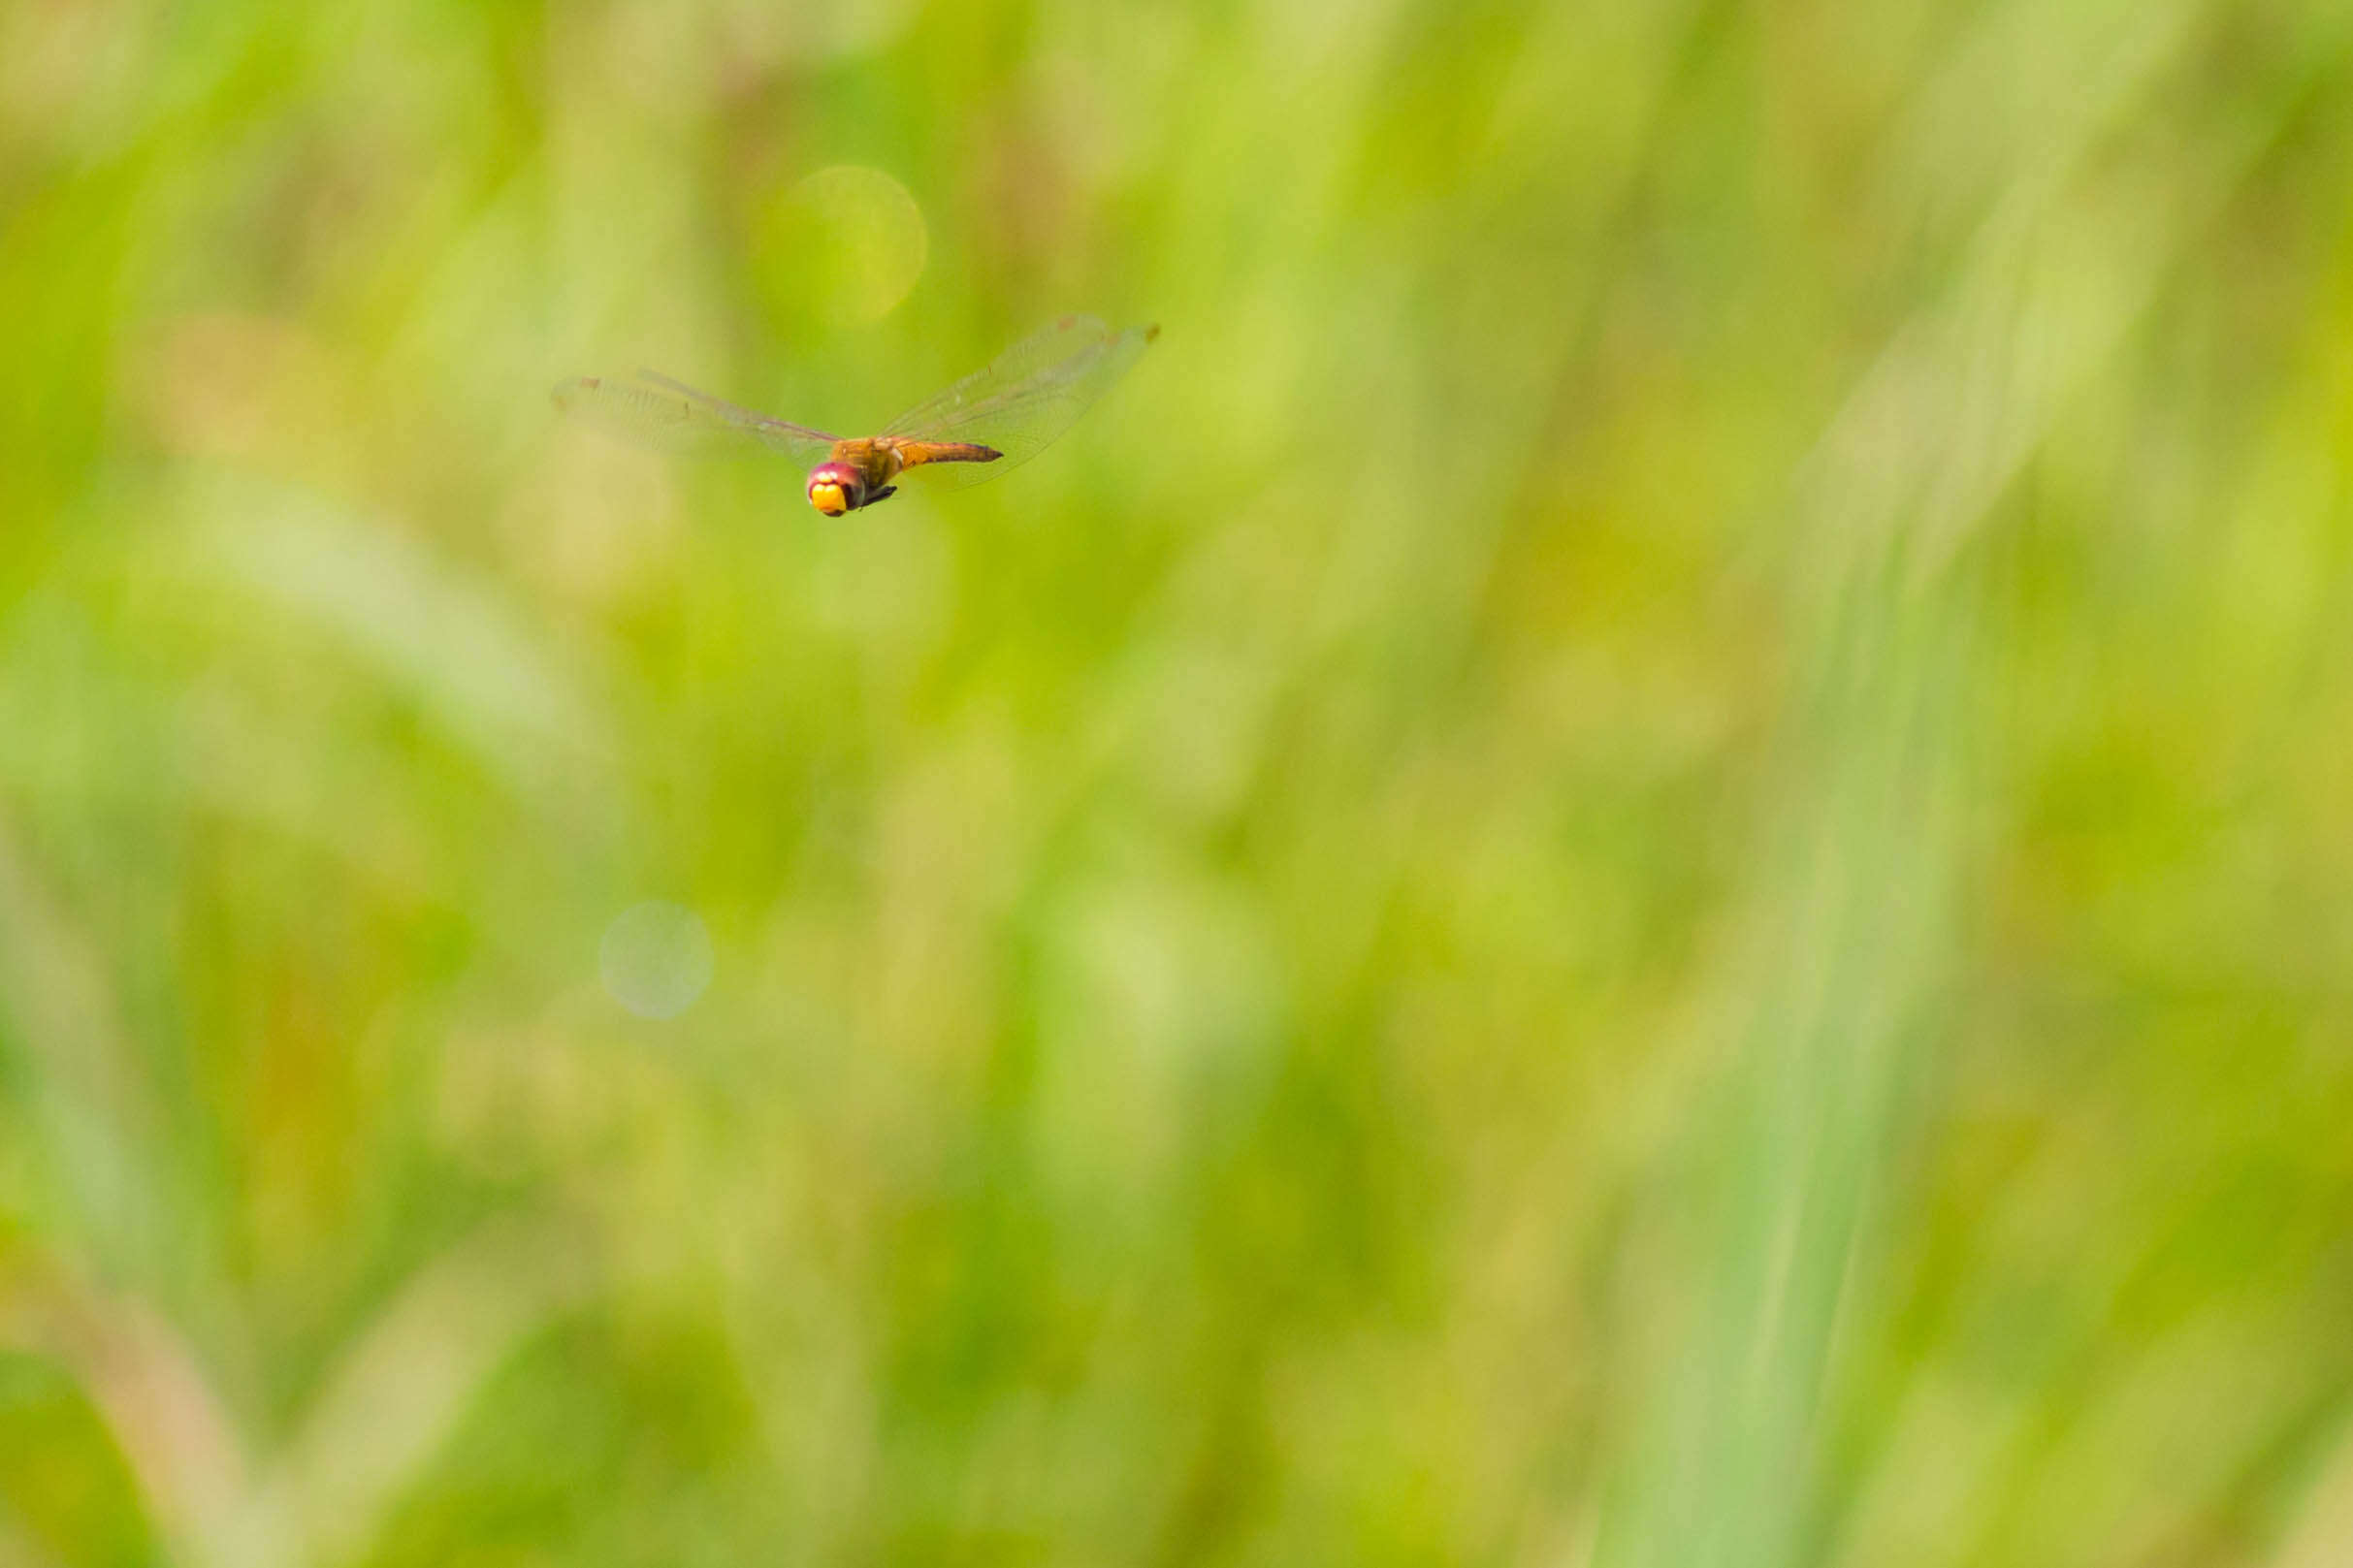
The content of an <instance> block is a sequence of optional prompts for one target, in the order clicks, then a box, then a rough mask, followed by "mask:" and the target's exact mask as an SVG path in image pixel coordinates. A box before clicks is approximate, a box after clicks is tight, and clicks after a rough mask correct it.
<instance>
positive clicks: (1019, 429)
mask: <svg viewBox="0 0 2353 1568" xmlns="http://www.w3.org/2000/svg"><path fill="white" fill-rule="evenodd" d="M1159 334H1160V329H1159V328H1158V327H1130V328H1129V329H1128V330H1127V331H1125V332H1117V333H1115V332H1113V331H1112V329H1111V328H1109V327H1107V326H1105V325H1104V324H1103V323H1102V322H1100V321H1097V320H1096V319H1095V318H1094V317H1092V316H1064V317H1063V318H1062V319H1061V320H1059V321H1057V322H1055V323H1054V324H1053V325H1051V326H1049V327H1047V328H1044V329H1042V330H1041V331H1038V332H1035V333H1032V334H1031V335H1030V336H1027V337H1024V338H1023V339H1021V341H1019V342H1017V343H1015V345H1014V346H1013V347H1011V348H1009V349H1007V350H1006V351H1005V352H1004V353H1002V354H1000V355H998V356H997V357H996V358H995V359H993V360H991V361H990V362H989V363H988V366H987V368H984V369H980V370H975V371H974V372H973V373H972V374H970V375H968V376H966V377H965V378H964V379H963V380H961V381H958V382H957V383H956V384H955V385H954V386H952V387H950V388H949V389H948V390H947V391H946V392H943V393H941V394H940V395H939V396H938V397H936V398H933V399H931V400H928V401H926V402H921V403H918V404H917V405H916V406H915V407H913V408H910V409H908V410H907V412H905V413H903V414H901V415H900V416H899V417H898V418H896V419H894V420H892V421H891V422H890V423H889V425H888V426H886V428H885V429H884V431H883V433H884V434H886V435H904V436H910V437H912V438H914V439H916V440H919V441H977V442H979V443H981V444H982V445H983V446H990V447H994V448H996V449H997V450H998V451H999V452H1002V453H1004V454H1005V455H1004V456H1003V457H1002V458H1000V459H998V460H997V461H996V462H994V463H927V464H923V465H922V466H921V467H919V468H914V469H910V470H909V472H910V473H912V474H918V475H921V476H923V477H924V480H925V482H926V483H929V484H931V485H934V486H935V487H938V486H945V487H948V488H951V489H952V488H955V487H959V486H963V485H975V484H979V483H980V482H981V481H982V480H983V479H993V478H995V477H996V476H997V475H999V474H1001V473H1003V472H1005V471H1006V470H1007V469H1009V468H1015V467H1018V466H1020V465H1021V464H1024V463H1026V462H1028V461H1029V460H1030V459H1031V458H1034V457H1036V456H1037V455H1038V454H1039V453H1040V452H1042V451H1044V450H1045V449H1046V448H1047V447H1048V445H1049V444H1051V443H1052V441H1053V439H1054V437H1056V436H1057V435H1060V434H1061V433H1062V432H1064V431H1066V430H1069V429H1070V428H1071V426H1072V425H1073V424H1074V423H1076V422H1077V420H1078V418H1079V416H1080V414H1083V413H1085V412H1086V410H1087V409H1088V407H1090V406H1091V405H1092V404H1093V403H1094V401H1095V400H1096V399H1098V398H1100V397H1102V396H1103V395H1104V394H1105V393H1106V392H1108V391H1110V390H1111V388H1112V383H1114V382H1116V381H1117V380H1118V379H1119V378H1120V377H1121V376H1123V375H1125V374H1126V373H1127V370H1128V367H1130V366H1131V365H1134V364H1135V363H1136V356H1137V355H1139V354H1142V353H1143V352H1144V344H1146V343H1148V342H1150V341H1151V340H1152V339H1153V338H1154V337H1156V336H1159Z"/></svg>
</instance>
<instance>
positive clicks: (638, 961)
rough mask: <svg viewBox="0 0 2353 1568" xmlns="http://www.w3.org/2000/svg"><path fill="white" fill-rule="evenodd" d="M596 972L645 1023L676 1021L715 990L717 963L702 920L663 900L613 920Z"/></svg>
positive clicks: (639, 906)
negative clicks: (707, 992) (712, 985)
mask: <svg viewBox="0 0 2353 1568" xmlns="http://www.w3.org/2000/svg"><path fill="white" fill-rule="evenodd" d="M596 967H597V970H598V972H599V973H600V974H601V975H602V976H604V988H605V990H606V991H607V992H609V993H610V994H611V996H612V998H613V1000H614V1001H616V1002H618V1003H620V1004H621V1005H622V1006H623V1007H625V1008H629V1011H631V1012H633V1013H635V1014H637V1016H638V1017H640V1018H675V1017H677V1016H678V1015H679V1014H680V1013H682V1012H684V1011H686V1010H687V1008H691V1007H693V1005H694V1004H695V1003H696V1002H697V1001H698V1000H700V999H701V997H702V994H703V992H704V991H705V990H707V989H709V988H710V984H711V974H712V971H713V969H714V967H715V960H714V958H713V956H712V952H711V933H710V932H709V931H708V930H706V929H705V928H704V926H703V923H702V917H701V916H700V915H698V914H696V913H695V912H693V910H690V909H688V908H686V907H685V906H684V905H680V904H668V903H664V902H662V901H661V900H659V899H657V900H653V901H651V902H648V903H644V904H635V905H631V906H630V907H629V908H628V909H626V910H624V911H622V912H620V913H619V914H617V915H615V916H614V917H613V923H612V924H611V925H608V926H606V927H605V928H604V941H603V942H602V943H601V944H598V947H597V952H596Z"/></svg>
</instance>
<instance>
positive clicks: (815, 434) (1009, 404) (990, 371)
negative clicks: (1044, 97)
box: [555, 316, 1160, 517]
mask: <svg viewBox="0 0 2353 1568" xmlns="http://www.w3.org/2000/svg"><path fill="white" fill-rule="evenodd" d="M1157 336H1160V329H1159V328H1158V327H1156V326H1152V327H1130V328H1128V329H1127V330H1126V331H1124V332H1114V331H1112V329H1111V328H1109V327H1107V326H1105V325H1104V324H1103V323H1102V322H1101V321H1098V320H1097V319H1095V318H1094V317H1093V316H1064V317H1062V318H1061V319H1060V320H1058V321H1055V322H1052V323H1050V324H1049V325H1048V326H1046V327H1043V328H1041V329H1039V330H1038V331H1037V332H1034V333H1032V334H1031V335H1030V336H1027V337H1024V338H1023V339H1021V341H1019V342H1017V343H1015V345H1014V346H1013V347H1011V348H1009V349H1007V350H1006V351H1005V352H1004V353H1002V354H1000V355H998V356H997V357H996V358H995V359H993V360H991V361H989V362H988V364H987V365H985V366H983V368H980V369H978V370H975V371H974V372H973V373H972V374H970V375H968V376H966V377H964V378H963V379H962V380H961V381H958V382H956V383H954V384H953V385H952V386H951V387H949V388H948V390H946V391H945V392H942V393H940V394H939V395H938V396H937V397H934V398H927V399H925V400H923V401H921V402H919V403H917V404H916V405H915V406H914V407H913V408H910V409H908V410H907V411H906V412H905V413H903V414H901V415H900V416H899V417H898V418H896V419H894V420H892V421H891V422H890V423H889V424H887V425H886V426H884V427H883V430H882V433H880V434H878V435H831V434H827V433H826V432H823V431H820V430H813V429H811V428H810V427H809V426H806V425H795V424H793V423H792V422H791V421H790V420H785V419H777V418H774V417H772V416H771V415H768V414H761V413H756V412H754V411H753V410H751V409H749V408H742V407H738V406H737V405H736V404H734V403H731V402H728V401H726V400H724V399H721V398H714V397H713V396H711V394H709V393H707V392H697V391H695V390H694V389H693V387H690V386H688V385H687V384H686V383H685V382H683V381H674V380H672V379H671V378H670V377H668V376H666V375H662V374H661V373H660V372H658V371H654V370H639V371H638V372H637V373H636V374H634V375H629V376H595V375H583V376H574V377H573V378H571V379H570V380H568V381H564V382H561V383H559V384H558V386H557V387H556V391H555V399H556V406H557V407H558V408H559V409H561V410H563V411H564V413H565V414H567V415H571V416H573V417H576V418H579V419H582V420H585V421H587V422H589V423H592V424H596V425H600V426H603V427H605V428H606V429H609V430H615V431H619V432H622V433H624V434H627V435H631V436H634V437H637V438H639V439H642V440H650V441H653V442H655V443H657V444H661V445H664V446H673V447H688V448H713V449H718V450H734V451H756V450H758V449H761V448H766V449H768V450H770V451H775V452H781V453H784V454H785V455H786V456H788V457H790V458H791V459H792V460H793V461H795V462H797V463H804V464H810V468H809V484H808V491H809V504H810V505H812V506H814V507H816V508H817V509H818V510H819V511H821V512H822V513H824V514H825V515H826V516H827V517H840V516H842V515H843V514H845V513H848V512H854V511H856V510H858V509H859V508H860V507H865V506H873V505H875V504H877V503H878V502H881V501H885V500H887V499H889V498H890V497H891V496H895V495H896V494H898V489H899V487H898V486H897V484H895V483H894V482H893V481H895V480H896V479H898V477H899V476H900V475H901V474H904V473H908V472H910V471H920V472H923V473H926V474H930V475H934V476H936V479H937V481H938V482H940V483H944V484H946V485H948V486H951V487H954V486H961V485H968V484H977V483H979V482H980V481H981V480H983V479H987V478H992V477H994V476H995V475H997V474H1000V473H1004V472H1006V471H1007V470H1008V469H1011V468H1015V467H1018V466H1019V465H1020V464H1023V463H1026V462H1027V461H1028V460H1029V459H1031V458H1034V457H1036V456H1037V455H1038V454H1039V453H1040V452H1042V451H1044V450H1045V449H1046V447H1047V446H1048V445H1049V444H1050V443H1051V442H1052V441H1053V440H1054V438H1055V437H1056V436H1059V435H1060V434H1061V433H1062V432H1064V431H1067V430H1069V429H1070V428H1071V426H1072V425H1074V424H1076V423H1077V422H1078V419H1079V416H1080V414H1083V413H1085V412H1086V410H1087V409H1088V408H1089V407H1091V406H1093V404H1094V402H1095V400H1097V399H1099V398H1101V397H1102V396H1103V395H1104V394H1105V393H1106V392H1109V391H1110V390H1111V389H1112V385H1113V384H1114V383H1115V382H1117V381H1118V379H1119V378H1120V377H1121V376H1123V375H1125V374H1126V373H1127V372H1128V370H1129V368H1131V367H1132V366H1134V365H1135V363H1136V359H1137V356H1139V355H1140V354H1142V353H1143V352H1144V345H1145V344H1147V343H1149V342H1151V341H1152V339H1153V338H1155V337H1157Z"/></svg>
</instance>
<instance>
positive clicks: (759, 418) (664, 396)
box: [555, 370, 835, 464]
mask: <svg viewBox="0 0 2353 1568" xmlns="http://www.w3.org/2000/svg"><path fill="white" fill-rule="evenodd" d="M555 398H556V406H557V407H558V408H559V409H561V410H563V411H564V413H565V414H568V415H570V416H572V417H573V418H576V419H580V420H583V421H585V422H587V423H589V424H592V425H597V426H601V427H602V428H604V429H606V430H610V431H616V432H620V433H622V434H624V435H629V436H633V437H635V438H636V439H638V440H641V441H650V442H652V443H654V444H656V445H659V446H665V447H670V448H673V449H678V450H696V451H700V450H709V451H714V452H728V451H737V452H751V451H757V449H759V448H761V447H766V448H768V449H769V450H771V451H776V452H782V453H785V454H786V455H787V456H789V457H790V458H791V459H792V460H793V461H794V462H796V463H801V464H815V463H822V462H823V461H824V460H825V459H826V458H828V457H830V456H831V455H832V452H833V443H834V439H835V438H834V437H833V436H830V435H827V434H826V433H825V432H822V431H813V430H811V429H809V428H808V427H807V426H806V425H795V424H792V423H791V422H790V421H789V420H782V419H771V418H770V417H769V416H767V415H766V414H757V413H754V412H753V411H752V410H751V409H749V408H742V407H738V406H737V405H736V404H734V403H731V402H728V401H727V400H725V399H724V398H714V397H712V396H711V395H710V394H709V393H707V392H697V391H695V390H694V389H693V387H690V386H688V385H687V384H686V383H685V382H683V381H673V380H671V379H670V378H669V377H668V376H666V375H662V374H660V373H658V372H656V371H653V370H639V371H638V372H637V373H636V374H635V375H630V376H612V375H606V376H597V375H582V376H574V377H573V378H572V379H570V380H568V381H564V382H562V383H560V384H558V386H557V388H556V392H555Z"/></svg>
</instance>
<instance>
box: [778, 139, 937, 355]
mask: <svg viewBox="0 0 2353 1568" xmlns="http://www.w3.org/2000/svg"><path fill="white" fill-rule="evenodd" d="M759 231H760V232H759V235H758V242H759V246H760V249H761V250H762V252H763V253H764V256H765V262H766V266H765V269H764V271H765V274H766V275H767V277H768V278H769V279H770V281H771V284H772V286H773V287H775V288H776V289H778V290H779V291H781V293H782V294H783V296H784V298H783V300H782V301H781V302H780V303H782V304H785V305H786V306H788V307H789V308H790V310H792V311H793V312H795V313H802V312H805V313H807V314H809V315H811V316H814V317H816V318H817V319H819V320H821V321H825V322H830V323H834V324H837V325H844V326H854V325H857V324H859V323H862V322H869V321H876V320H879V319H881V318H882V317H883V316H886V315H887V314H889V313H890V311H891V310H892V309H893V308H894V307H895V306H896V305H897V304H898V303H899V302H900V301H901V300H904V299H906V298H907V293H908V291H909V290H910V289H912V288H914V287H915V285H916V279H918V278H919V277H921V276H922V275H923V264H924V262H925V261H926V260H927V259H928V257H929V256H930V253H931V235H930V231H929V229H928V228H927V227H926V226H925V224H924V222H923V209H922V208H920V207H919V206H917V205H916V200H915V198H914V197H913V196H911V195H909V194H908V191H907V187H906V186H904V185H902V184H900V183H899V182H898V181H897V180H895V179H893V178H891V177H890V176H888V175H886V174H884V173H883V172H882V171H881V170H879V169H867V168H863V167H861V166H859V165H856V164H841V165H837V166H835V167H833V168H830V169H821V170H819V171H818V172H817V173H815V174H813V175H811V176H808V177H807V178H805V179H802V180H800V181H799V182H797V183H796V184H793V185H790V186H789V187H787V188H786V189H785V190H784V191H783V192H782V193H781V194H779V195H778V196H777V197H776V198H775V199H774V200H773V201H772V202H771V203H770V204H769V205H768V208H767V209H766V211H765V212H764V213H763V214H762V219H761V222H760V224H759Z"/></svg>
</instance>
